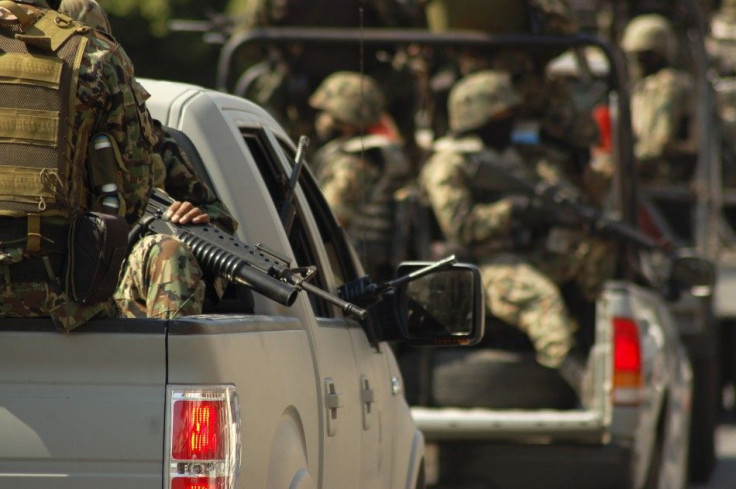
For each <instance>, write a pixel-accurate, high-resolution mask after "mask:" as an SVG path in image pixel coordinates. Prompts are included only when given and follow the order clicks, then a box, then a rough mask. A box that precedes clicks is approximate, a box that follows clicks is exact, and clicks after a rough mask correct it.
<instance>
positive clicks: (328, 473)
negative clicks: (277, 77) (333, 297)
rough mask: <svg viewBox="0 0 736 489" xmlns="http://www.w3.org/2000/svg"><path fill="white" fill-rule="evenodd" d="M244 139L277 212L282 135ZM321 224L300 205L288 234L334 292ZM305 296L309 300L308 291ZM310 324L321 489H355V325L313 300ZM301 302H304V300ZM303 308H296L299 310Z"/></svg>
mask: <svg viewBox="0 0 736 489" xmlns="http://www.w3.org/2000/svg"><path fill="white" fill-rule="evenodd" d="M243 137H244V139H245V142H246V145H247V146H248V149H249V150H250V151H251V153H252V154H253V157H254V159H255V160H256V162H257V163H258V165H259V169H260V171H261V174H262V176H263V178H264V180H265V181H266V185H267V186H268V188H269V191H270V194H271V197H272V198H273V200H274V204H275V205H276V208H277V209H279V208H280V207H281V205H282V203H283V202H284V200H285V198H286V194H285V190H284V186H283V182H284V181H288V175H287V174H286V171H285V165H286V162H287V160H286V158H287V156H285V154H284V152H283V151H284V149H288V150H289V151H290V155H291V156H293V154H294V152H293V151H292V150H290V149H289V148H288V147H287V146H283V147H282V145H281V144H280V143H279V142H278V141H277V139H276V137H275V136H274V135H273V134H272V133H271V132H270V131H267V130H263V129H260V128H259V129H253V130H250V129H244V130H243ZM316 226H317V224H316V223H315V221H314V218H313V216H312V215H311V213H310V212H309V210H308V209H304V208H303V207H302V206H300V205H298V203H297V214H296V216H295V218H294V221H293V225H292V227H291V229H290V230H289V232H288V237H289V243H290V244H291V248H292V251H293V254H294V256H295V258H296V263H292V266H294V267H297V266H308V265H316V266H317V267H318V272H317V274H316V276H315V277H314V278H313V279H312V280H311V282H312V283H313V284H314V285H317V286H318V287H320V288H322V289H325V290H330V289H329V287H328V284H329V282H328V281H327V280H326V278H327V277H326V275H325V274H326V273H328V272H327V271H328V270H330V268H329V263H328V261H329V260H328V259H327V254H328V253H329V246H328V251H327V253H326V252H325V245H328V243H323V242H321V241H320V240H319V239H318V238H317V236H315V233H314V232H313V230H314V229H315V227H316ZM302 295H304V297H307V295H306V294H305V293H303V294H302ZM308 298H309V301H308V308H309V309H311V314H309V317H310V321H312V322H313V324H312V325H311V326H310V329H311V330H312V331H313V333H314V334H313V341H314V345H313V348H314V351H315V352H316V360H317V362H318V371H319V378H318V379H317V383H318V386H319V388H320V390H321V396H320V401H321V403H322V406H321V408H320V411H321V421H322V426H321V431H322V440H323V443H322V447H323V448H322V450H323V457H322V466H321V475H320V481H319V483H318V486H319V487H355V483H356V479H358V478H359V474H360V463H361V462H360V460H361V444H360V439H361V402H360V399H361V397H360V394H361V391H360V382H359V376H358V372H357V370H356V363H355V353H354V350H353V345H352V338H351V328H352V327H354V325H353V324H351V323H350V322H348V321H346V320H345V319H344V318H342V317H341V315H340V314H339V312H338V311H336V310H335V308H334V307H333V306H331V305H330V304H329V303H327V302H326V301H324V300H323V299H320V298H318V297H315V296H313V295H309V296H308ZM299 300H301V299H299ZM297 305H298V303H297V304H295V305H294V306H293V307H296V306H297Z"/></svg>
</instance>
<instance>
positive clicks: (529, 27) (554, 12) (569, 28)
mask: <svg viewBox="0 0 736 489" xmlns="http://www.w3.org/2000/svg"><path fill="white" fill-rule="evenodd" d="M426 8H427V18H428V20H429V24H430V29H432V30H437V31H442V30H445V29H448V28H454V29H457V28H462V29H466V28H474V29H482V30H486V31H489V32H491V33H494V34H510V33H519V32H524V33H532V34H541V35H571V34H575V33H576V32H577V31H578V22H577V18H576V15H575V12H574V11H573V9H572V8H571V7H570V4H569V2H568V1H567V0H526V1H522V2H520V1H517V0H514V1H510V0H506V1H501V0H499V1H496V2H478V9H483V10H482V11H483V12H484V13H486V14H487V15H485V16H483V15H473V14H471V13H470V12H463V10H462V8H461V7H459V4H456V3H450V2H442V1H438V0H434V1H430V2H427V3H426ZM449 11H452V16H450V15H448V12H449ZM443 14H444V15H443ZM446 17H453V19H452V22H451V21H450V19H448V18H446ZM532 53H533V54H532ZM558 54H559V52H558V50H557V49H552V48H549V47H545V46H543V45H541V44H540V46H538V47H537V49H535V50H534V51H533V52H532V51H523V50H516V49H501V50H498V51H496V52H491V53H489V52H488V51H487V50H482V49H476V48H467V47H465V48H462V49H460V50H459V51H458V52H457V53H454V54H453V55H451V60H450V62H449V64H448V66H446V67H445V68H444V70H440V72H439V73H438V76H437V77H436V78H435V83H433V86H434V87H435V88H436V89H437V96H438V98H439V99H442V98H444V97H446V95H447V92H446V91H447V90H449V88H450V87H451V86H452V84H453V83H454V82H455V77H462V76H466V75H469V74H471V73H475V72H477V71H480V70H485V69H494V70H501V71H506V72H508V73H509V74H510V75H511V77H512V81H513V84H514V88H515V89H516V90H517V91H518V92H519V94H520V95H521V97H522V101H523V102H522V104H521V105H520V107H519V109H518V121H519V123H520V124H521V125H523V126H525V127H533V128H534V131H533V134H525V135H524V137H525V138H527V139H529V138H530V137H533V138H534V139H535V140H536V141H541V140H544V141H545V142H546V143H548V144H550V143H554V144H556V145H557V146H558V148H559V149H563V150H565V151H567V152H568V153H571V154H572V155H573V156H575V157H578V158H579V159H585V158H587V157H588V151H589V149H590V147H591V145H593V144H595V143H596V142H597V139H598V131H597V130H596V125H595V123H594V121H593V119H592V116H591V115H590V114H588V113H585V112H583V111H581V110H580V109H579V108H578V107H577V106H576V104H575V102H574V100H573V97H572V95H571V94H570V91H569V88H568V87H567V86H566V85H565V84H564V83H563V82H562V81H560V80H552V79H550V78H549V77H547V75H546V72H545V70H546V66H547V63H548V62H549V60H551V59H552V58H554V57H555V56H556V55H558ZM450 70H456V73H455V74H454V75H450V74H449V73H448V71H450ZM442 80H444V82H442ZM443 91H445V92H444V94H443V93H442V92H443ZM445 100H446V99H445ZM439 105H440V103H438V106H436V107H435V108H434V110H435V111H437V114H438V115H437V117H438V119H439V120H437V121H435V128H434V129H435V130H436V132H437V134H442V133H444V130H445V128H446V121H444V122H445V123H443V119H446V116H445V115H444V114H442V112H443V111H444V109H445V107H444V106H442V107H440V106H439ZM445 105H446V104H445ZM527 132H528V131H527Z"/></svg>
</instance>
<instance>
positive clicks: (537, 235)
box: [420, 70, 614, 402]
mask: <svg viewBox="0 0 736 489" xmlns="http://www.w3.org/2000/svg"><path fill="white" fill-rule="evenodd" d="M520 102H521V98H520V95H519V93H518V92H517V91H516V90H515V89H514V88H513V87H512V85H511V82H510V80H509V77H508V75H507V74H505V73H502V72H497V71H491V70H484V71H481V72H478V73H475V74H472V75H469V76H467V77H465V78H463V79H461V80H460V81H459V82H458V83H457V84H456V85H455V86H454V87H453V89H452V90H451V92H450V97H449V102H448V113H449V122H450V134H449V135H448V137H446V138H442V139H439V140H438V141H436V142H435V144H434V146H433V149H434V154H433V156H432V157H431V158H430V159H429V161H428V162H427V164H426V166H425V167H424V169H423V170H422V173H421V175H420V184H421V186H422V188H423V190H424V193H425V194H426V197H427V199H428V201H429V203H430V204H431V206H432V209H433V210H434V213H435V215H436V217H437V220H438V223H439V226H440V228H441V230H442V232H443V233H444V236H445V238H446V239H447V240H449V241H450V242H453V243H456V244H459V245H461V246H462V247H465V248H467V249H468V250H469V252H470V255H471V257H472V260H473V261H474V262H476V263H478V265H479V266H480V268H481V273H482V276H483V282H484V287H485V292H486V294H485V297H486V301H487V306H488V308H489V310H490V312H491V314H492V315H493V316H495V317H497V318H499V319H501V320H503V321H505V322H507V323H509V324H511V325H514V326H516V327H518V328H519V329H521V330H522V331H523V332H524V333H526V335H528V337H529V338H530V339H531V341H532V343H533V346H534V348H535V350H536V353H537V360H538V362H539V363H540V364H542V365H544V366H546V367H549V368H553V369H558V370H559V373H560V375H561V376H562V377H563V378H564V379H565V380H566V381H567V382H568V383H569V384H570V386H571V387H572V388H573V389H574V390H575V392H576V393H577V394H578V396H579V398H580V399H581V400H583V397H584V395H583V387H584V385H583V384H584V372H585V353H584V352H581V351H579V350H578V349H576V348H575V341H574V334H575V329H576V326H575V322H574V320H573V318H572V317H571V315H570V313H569V311H568V309H567V307H566V305H565V302H564V299H563V296H562V294H561V292H560V288H559V285H561V284H562V283H565V282H569V281H576V282H577V283H578V284H579V285H580V290H581V291H582V292H584V293H586V294H587V297H588V299H590V300H592V299H594V298H595V296H596V294H597V293H598V292H599V290H600V287H601V286H602V284H603V282H604V281H605V279H606V278H608V277H610V276H611V275H612V273H613V266H614V263H613V254H612V253H611V252H612V245H611V244H610V243H607V242H603V241H599V240H596V239H594V238H591V237H589V236H586V235H585V234H583V233H579V232H574V231H567V230H563V229H560V228H556V227H555V224H557V223H558V219H560V217H561V216H559V215H557V214H556V213H555V212H554V209H551V208H549V206H540V205H538V202H536V201H535V199H533V198H530V197H528V196H526V195H523V194H521V193H520V191H519V190H518V189H514V188H505V187H504V186H503V185H504V184H503V183H500V184H499V185H498V188H495V189H491V188H490V187H488V186H487V184H489V183H492V182H480V181H479V180H478V174H477V169H478V167H479V165H490V166H492V167H495V168H498V169H499V170H498V171H499V172H500V173H501V174H503V173H510V174H513V175H514V176H516V177H519V178H523V179H525V180H529V181H534V182H546V183H547V184H549V185H552V186H560V187H561V188H566V190H568V191H570V192H572V193H575V189H574V188H573V187H572V186H570V185H569V184H568V183H566V178H565V175H564V172H563V171H561V170H559V168H557V167H555V165H553V164H551V162H550V161H544V160H537V161H524V160H523V157H522V156H521V154H520V153H519V152H518V151H517V150H516V149H515V148H514V147H513V146H512V141H511V131H512V127H513V123H514V115H515V112H516V110H517V108H518V107H519V104H520ZM501 181H502V179H501V180H499V182H501ZM583 402H584V401H583Z"/></svg>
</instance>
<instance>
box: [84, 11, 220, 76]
mask: <svg viewBox="0 0 736 489" xmlns="http://www.w3.org/2000/svg"><path fill="white" fill-rule="evenodd" d="M99 2H100V5H102V7H103V8H104V9H105V10H106V12H107V13H108V15H109V17H110V23H111V25H112V29H113V33H114V35H115V37H116V38H117V39H118V41H120V43H121V44H122V45H123V47H124V48H125V50H126V51H127V52H128V55H129V56H130V57H131V59H132V60H133V63H134V64H135V68H136V75H137V76H139V77H146V78H158V79H167V80H178V81H183V82H188V83H195V84H199V85H204V86H208V87H211V86H214V83H215V69H216V66H217V57H218V55H219V52H220V46H219V45H212V44H207V43H205V42H204V40H203V37H202V35H201V34H198V33H185V32H172V31H171V30H169V28H168V23H169V21H170V20H171V19H192V20H207V19H208V18H209V16H210V15H212V14H217V13H221V12H223V11H224V10H225V5H226V3H227V0H205V1H202V0H198V1H195V0H99Z"/></svg>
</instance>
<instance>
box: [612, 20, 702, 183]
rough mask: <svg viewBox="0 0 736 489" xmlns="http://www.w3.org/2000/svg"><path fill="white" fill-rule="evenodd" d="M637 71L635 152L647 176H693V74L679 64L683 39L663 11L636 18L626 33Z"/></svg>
mask: <svg viewBox="0 0 736 489" xmlns="http://www.w3.org/2000/svg"><path fill="white" fill-rule="evenodd" d="M621 48H622V49H623V50H624V52H625V53H626V55H627V61H628V63H629V68H630V70H629V71H630V75H631V79H632V80H631V81H632V85H631V116H632V126H633V130H634V137H635V138H636V142H635V146H634V152H635V154H636V157H637V159H638V161H639V165H640V171H641V174H642V176H643V178H644V180H645V181H652V180H666V181H675V180H682V179H686V178H688V177H689V175H690V174H691V172H692V170H693V168H692V165H693V164H694V155H695V141H694V135H695V131H694V130H692V128H690V127H689V126H690V124H691V123H692V122H693V111H694V109H693V107H692V106H691V104H690V102H689V100H690V97H689V94H690V92H691V90H692V88H693V82H692V80H691V79H690V77H689V76H688V75H687V74H686V73H683V72H681V71H679V70H676V69H675V68H674V67H673V64H674V63H675V61H676V56H677V40H676V37H675V33H674V31H673V29H672V26H671V25H670V22H669V21H668V20H667V19H666V18H665V17H663V16H661V15H659V14H644V15H640V16H638V17H635V18H634V19H632V20H631V21H630V22H629V24H628V25H627V26H626V28H625V29H624V32H623V36H622V38H621Z"/></svg>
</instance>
